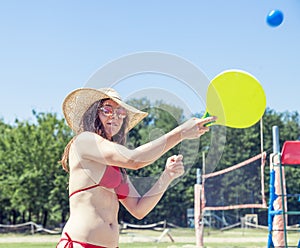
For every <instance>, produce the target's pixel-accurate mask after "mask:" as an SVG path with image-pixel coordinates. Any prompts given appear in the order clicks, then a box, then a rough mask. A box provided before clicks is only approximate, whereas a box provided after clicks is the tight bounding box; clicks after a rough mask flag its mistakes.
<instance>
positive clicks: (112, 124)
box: [107, 123, 119, 127]
mask: <svg viewBox="0 0 300 248" xmlns="http://www.w3.org/2000/svg"><path fill="white" fill-rule="evenodd" d="M107 125H109V126H113V127H118V126H119V125H118V124H117V123H107Z"/></svg>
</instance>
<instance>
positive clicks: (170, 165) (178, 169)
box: [164, 155, 184, 180]
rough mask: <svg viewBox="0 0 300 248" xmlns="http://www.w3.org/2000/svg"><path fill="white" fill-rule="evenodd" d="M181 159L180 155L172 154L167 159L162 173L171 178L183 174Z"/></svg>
mask: <svg viewBox="0 0 300 248" xmlns="http://www.w3.org/2000/svg"><path fill="white" fill-rule="evenodd" d="M182 159H183V156H182V155H173V156H171V157H169V158H168V159H167V162H166V167H165V171H164V173H165V174H167V175H168V176H169V177H170V179H172V180H173V179H175V178H177V177H180V176H182V175H183V173H184V166H183V162H182Z"/></svg>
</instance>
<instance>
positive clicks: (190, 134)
mask: <svg viewBox="0 0 300 248" xmlns="http://www.w3.org/2000/svg"><path fill="white" fill-rule="evenodd" d="M216 119H217V118H216V117H214V116H210V117H207V118H204V119H200V118H195V117H194V118H191V119H189V120H188V121H186V122H185V123H183V124H182V125H180V128H181V135H182V138H183V139H196V138H199V137H200V136H201V135H203V134H205V133H206V132H208V131H209V127H206V126H205V125H206V124H208V123H210V122H214V121H215V120H216Z"/></svg>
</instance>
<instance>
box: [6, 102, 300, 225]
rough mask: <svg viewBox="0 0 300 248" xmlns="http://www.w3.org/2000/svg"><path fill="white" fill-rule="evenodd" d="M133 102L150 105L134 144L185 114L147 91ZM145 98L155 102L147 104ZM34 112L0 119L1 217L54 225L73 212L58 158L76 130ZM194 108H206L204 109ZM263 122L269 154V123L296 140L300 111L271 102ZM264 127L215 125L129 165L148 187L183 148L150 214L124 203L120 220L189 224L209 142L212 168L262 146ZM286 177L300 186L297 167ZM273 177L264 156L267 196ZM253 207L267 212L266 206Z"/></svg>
mask: <svg viewBox="0 0 300 248" xmlns="http://www.w3.org/2000/svg"><path fill="white" fill-rule="evenodd" d="M129 104H132V105H134V106H136V107H137V108H139V109H143V110H145V111H148V112H149V115H148V116H147V117H146V118H145V119H144V120H143V121H142V122H141V123H140V124H139V125H138V126H136V127H135V128H134V129H133V130H132V131H131V132H130V133H129V134H128V137H127V146H128V147H129V148H134V147H137V146H139V145H141V144H144V143H146V142H149V141H151V140H153V139H155V138H157V137H159V136H160V135H162V134H163V133H166V132H168V131H170V130H171V129H173V128H174V127H176V126H177V125H178V123H182V122H183V121H184V120H185V119H186V117H185V116H184V114H183V110H182V109H180V108H178V107H176V106H172V105H169V104H165V103H164V102H161V101H160V102H155V103H154V104H150V102H149V100H147V99H146V98H143V99H133V100H131V101H130V102H129ZM147 106H154V107H151V108H148V109H147ZM33 116H34V121H28V120H25V121H19V120H18V119H16V120H15V121H14V123H13V124H7V123H5V121H4V120H3V119H2V120H0V135H1V139H0V223H2V224H7V223H10V224H17V223H24V222H27V221H34V222H36V223H40V224H42V225H43V226H44V227H48V228H53V227H57V226H59V225H60V224H61V223H65V221H66V220H67V218H68V215H69V203H68V174H67V173H66V172H65V171H64V170H63V169H62V168H61V165H60V163H59V160H60V159H61V155H62V153H63V151H64V147H65V146H66V144H67V143H68V142H69V140H70V139H71V138H72V137H73V135H74V134H73V132H72V131H71V130H70V128H69V127H68V126H67V125H66V123H65V121H64V119H63V118H59V117H58V116H57V114H56V113H37V112H35V111H33ZM197 116H201V113H199V114H197ZM262 123H263V146H264V150H266V151H267V153H268V154H270V153H271V152H272V126H274V125H276V126H278V127H279V131H280V145H281V147H282V145H283V142H284V141H285V140H297V139H298V138H299V136H300V129H299V123H300V122H299V114H298V113H297V112H283V113H278V112H275V111H274V110H271V109H267V110H266V111H265V114H264V116H263V120H262ZM260 131H261V126H260V123H257V124H255V125H254V126H252V127H250V128H246V129H231V128H226V129H224V128H220V127H218V126H212V127H211V132H209V133H207V134H205V135H204V136H202V137H201V138H200V139H197V140H188V141H184V142H183V143H181V144H179V145H177V146H176V147H174V148H173V149H172V150H170V151H169V152H167V153H166V154H165V155H164V156H162V157H161V158H160V159H159V160H157V161H156V162H155V163H153V164H152V165H150V166H147V167H145V168H143V169H140V170H138V171H128V175H129V177H130V179H131V180H132V182H133V183H134V184H135V186H136V187H137V189H138V190H139V192H140V193H141V194H143V193H145V192H146V191H147V190H148V189H149V188H150V187H151V185H152V184H153V183H154V182H155V180H156V179H157V177H158V176H159V175H160V173H161V172H162V171H163V169H164V165H165V161H166V159H167V157H168V156H170V155H173V154H179V153H180V154H183V156H184V164H185V168H186V173H185V174H184V176H182V177H181V178H179V179H177V180H176V181H175V182H174V183H173V184H172V185H171V186H170V188H169V189H168V190H167V192H166V193H165V194H164V196H163V198H162V199H161V201H160V202H159V204H158V205H157V206H156V207H155V209H154V210H153V211H152V212H151V213H150V214H149V215H148V216H147V217H145V218H144V219H143V220H140V221H137V220H135V219H134V218H133V217H132V216H131V215H130V214H129V213H128V212H127V211H126V210H125V209H124V208H123V207H122V206H121V208H120V213H119V220H120V221H125V222H130V223H153V222H157V221H161V220H167V221H169V222H172V223H174V224H177V225H180V226H186V223H187V218H186V211H187V209H188V208H193V204H194V191H193V190H194V184H195V182H196V169H197V168H202V161H203V160H202V156H203V154H206V153H207V151H208V150H210V153H212V154H213V153H216V156H212V157H218V160H217V161H210V163H211V164H213V163H216V164H214V167H216V168H215V169H214V170H220V169H224V168H227V167H229V166H232V165H234V164H237V163H239V162H241V161H243V160H246V159H248V158H250V157H253V156H254V155H257V154H259V153H260V152H261V136H260V133H261V132H260ZM224 132H225V133H224ZM224 139H225V140H224ZM212 140H214V142H213V144H212ZM221 143H224V144H225V146H224V147H223V148H222V151H221V152H220V151H218V149H219V147H218V144H221ZM203 151H204V152H203ZM218 152H219V153H218ZM218 154H219V155H218ZM286 178H287V179H286V180H287V187H288V189H292V190H294V189H298V190H299V185H298V183H299V179H300V168H299V167H298V168H297V167H292V168H290V169H288V170H287V171H286ZM268 180H269V171H268V160H267V167H266V169H265V182H266V186H265V191H266V192H265V194H266V196H267V198H268V190H269V189H268ZM236 181H238V178H237V179H236ZM238 182H239V181H238ZM239 183H240V187H243V182H239ZM228 190H229V191H230V189H228ZM299 191H300V190H299ZM298 193H300V192H298ZM297 204H298V205H297ZM289 205H290V206H291V207H292V208H297V207H298V208H299V202H298V201H297V199H292V200H290V202H289ZM243 211H245V212H247V211H249V210H242V212H243ZM254 211H256V212H257V213H258V214H260V215H262V216H266V210H263V209H262V210H260V209H258V210H254ZM264 219H265V221H263V223H262V224H266V223H267V219H266V218H264Z"/></svg>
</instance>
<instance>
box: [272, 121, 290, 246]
mask: <svg viewBox="0 0 300 248" xmlns="http://www.w3.org/2000/svg"><path fill="white" fill-rule="evenodd" d="M272 137H273V154H272V159H271V160H272V161H271V162H272V163H271V166H270V170H271V169H272V170H273V171H274V173H275V181H274V187H275V194H276V196H278V197H277V198H276V199H275V200H274V202H273V208H274V213H275V212H277V214H276V213H275V214H274V215H273V228H274V231H272V232H273V235H272V236H273V238H274V240H273V242H274V245H275V246H280V247H287V233H286V224H287V220H286V213H285V211H286V208H287V206H286V202H285V196H284V195H285V194H286V189H285V178H284V168H283V167H282V165H281V154H280V144H279V128H278V126H273V127H272ZM275 230H276V231H275Z"/></svg>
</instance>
